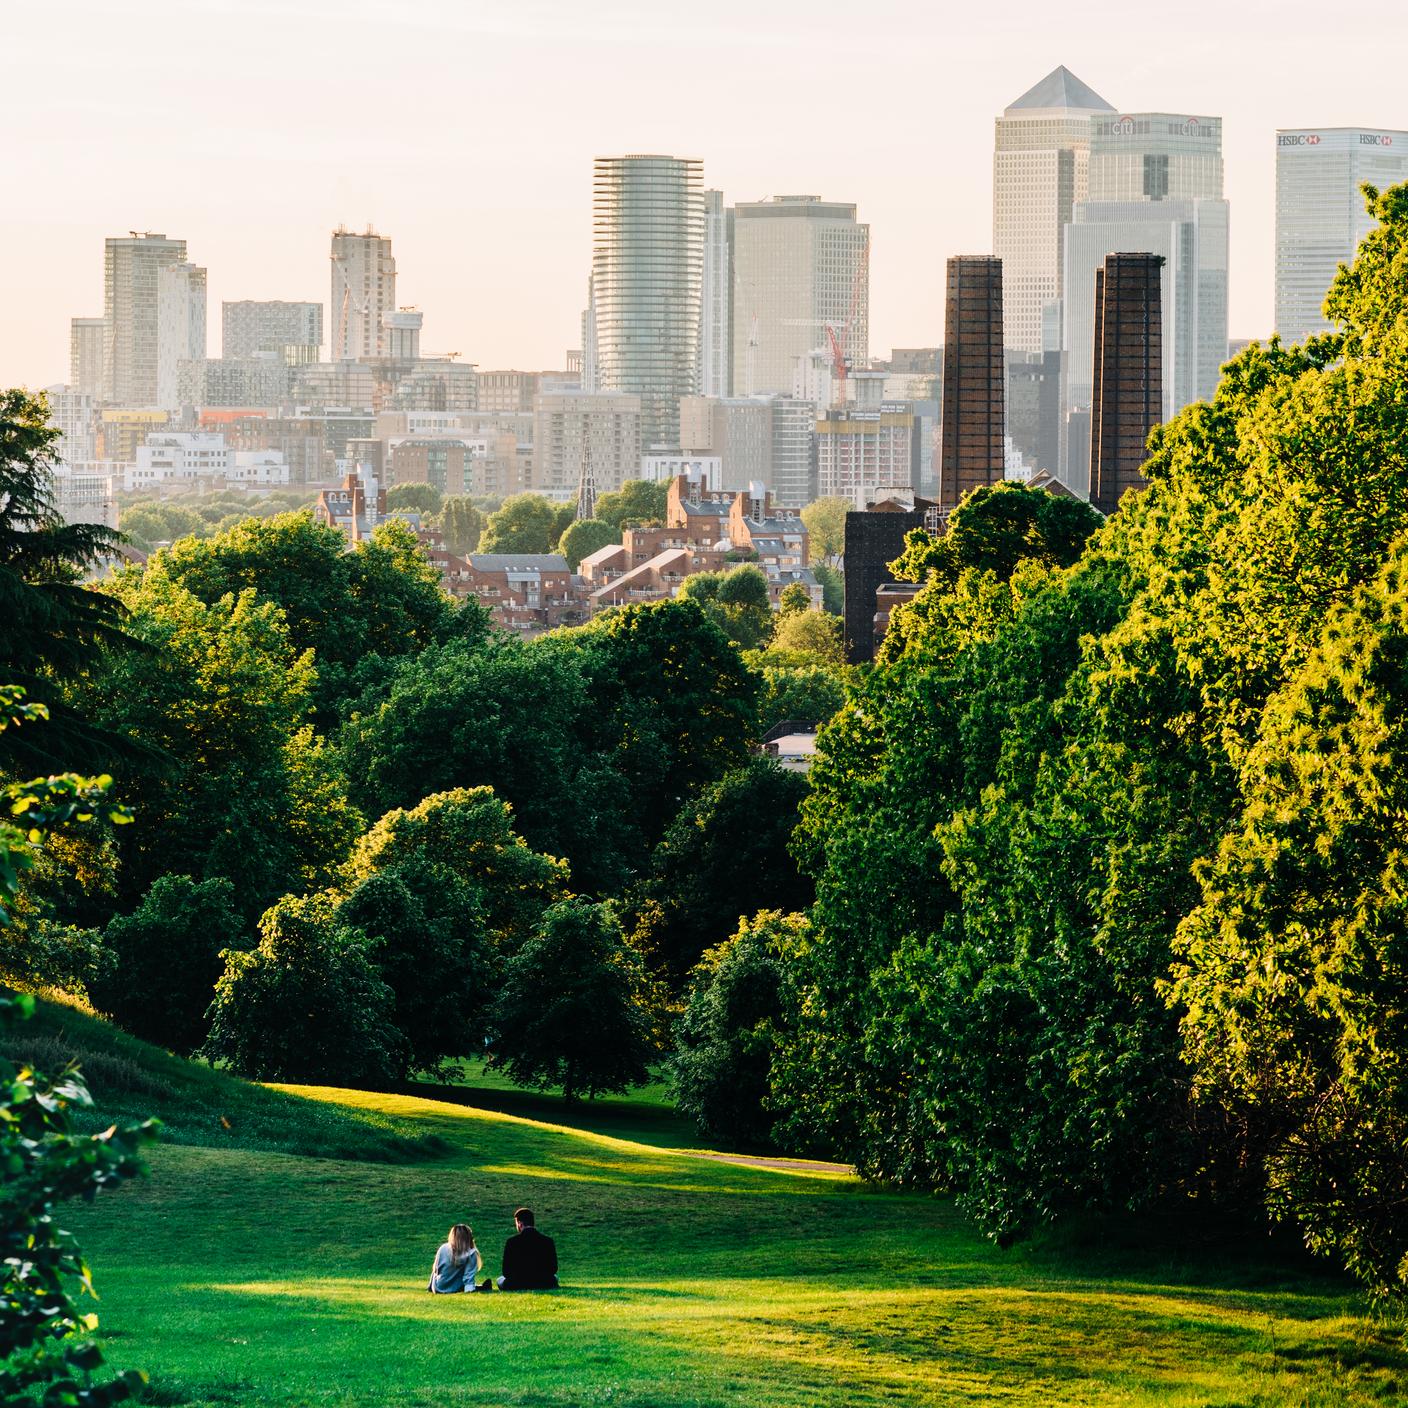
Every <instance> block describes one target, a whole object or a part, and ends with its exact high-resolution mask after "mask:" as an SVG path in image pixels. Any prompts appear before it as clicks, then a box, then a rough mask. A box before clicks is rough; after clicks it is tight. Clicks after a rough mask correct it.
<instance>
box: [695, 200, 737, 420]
mask: <svg viewBox="0 0 1408 1408" xmlns="http://www.w3.org/2000/svg"><path fill="white" fill-rule="evenodd" d="M702 299H703V302H702V316H701V317H700V321H699V391H700V394H701V395H703V396H729V395H731V394H732V387H733V211H731V210H729V209H727V208H726V207H725V206H724V193H723V192H722V191H705V192H704V285H703V295H702Z"/></svg>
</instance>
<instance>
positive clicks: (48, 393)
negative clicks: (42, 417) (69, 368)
mask: <svg viewBox="0 0 1408 1408" xmlns="http://www.w3.org/2000/svg"><path fill="white" fill-rule="evenodd" d="M44 397H45V399H46V400H47V401H48V403H49V420H50V421H51V422H52V424H53V425H54V426H55V428H56V429H57V430H58V431H59V432H60V434H61V436H62V438H61V439H60V440H59V442H58V444H57V445H55V447H54V451H53V454H54V459H55V460H56V461H57V462H59V463H62V464H70V465H71V464H81V463H83V462H85V461H88V460H95V459H97V458H98V398H97V397H96V396H94V395H92V394H90V393H88V392H83V391H78V390H75V389H74V388H73V387H72V386H64V385H62V384H60V385H58V386H46V387H45V388H44Z"/></svg>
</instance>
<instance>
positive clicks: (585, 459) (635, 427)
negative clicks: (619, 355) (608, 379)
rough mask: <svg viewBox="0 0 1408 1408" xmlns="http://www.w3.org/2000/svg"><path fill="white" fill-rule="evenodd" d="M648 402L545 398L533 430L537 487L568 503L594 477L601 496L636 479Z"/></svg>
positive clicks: (608, 396)
mask: <svg viewBox="0 0 1408 1408" xmlns="http://www.w3.org/2000/svg"><path fill="white" fill-rule="evenodd" d="M643 400H644V398H643V397H640V396H634V395H630V394H628V393H625V392H610V391H599V392H594V393H589V392H562V393H549V394H545V395H539V396H538V398H537V406H536V408H535V412H534V427H533V487H534V488H535V489H537V490H538V491H539V492H540V493H543V494H547V495H548V496H549V497H552V498H557V499H561V500H564V501H566V500H570V499H572V498H575V496H576V493H577V489H578V486H579V485H580V484H581V482H582V480H583V478H584V477H585V476H588V475H589V476H590V478H591V479H592V480H593V481H594V482H595V485H596V492H597V493H598V494H605V493H609V492H610V491H611V490H614V489H619V488H620V487H621V485H622V484H623V483H625V481H626V480H627V479H634V478H636V477H637V475H638V474H639V471H640V455H641V426H642V423H643V421H644V419H645V415H644V409H643Z"/></svg>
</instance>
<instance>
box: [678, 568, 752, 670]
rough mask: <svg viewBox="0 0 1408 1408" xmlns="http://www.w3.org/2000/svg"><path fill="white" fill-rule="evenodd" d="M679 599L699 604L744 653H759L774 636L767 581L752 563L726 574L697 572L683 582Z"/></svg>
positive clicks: (732, 569) (730, 570)
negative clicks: (752, 651) (754, 651)
mask: <svg viewBox="0 0 1408 1408" xmlns="http://www.w3.org/2000/svg"><path fill="white" fill-rule="evenodd" d="M680 597H681V598H682V599H683V600H685V601H696V602H699V603H700V604H701V605H702V606H703V607H704V609H705V611H706V612H707V613H708V614H709V616H710V617H711V618H712V619H713V620H714V621H716V622H717V623H718V624H719V626H720V627H721V628H722V630H723V631H724V633H725V634H726V635H727V636H728V638H729V639H730V640H731V641H733V642H734V644H735V645H737V646H738V647H739V648H740V649H741V650H756V649H758V647H759V646H761V645H763V644H764V643H766V641H767V639H768V637H769V636H770V635H771V634H772V608H771V606H770V604H769V598H768V579H767V577H765V576H764V575H763V572H762V571H761V569H760V568H757V567H754V566H753V565H752V564H751V563H745V564H744V565H742V566H739V567H734V568H731V569H729V570H728V571H726V572H696V573H694V574H693V575H692V576H689V577H686V578H685V579H684V583H683V585H682V586H681V587H680Z"/></svg>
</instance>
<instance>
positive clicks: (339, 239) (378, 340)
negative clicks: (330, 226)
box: [328, 226, 396, 362]
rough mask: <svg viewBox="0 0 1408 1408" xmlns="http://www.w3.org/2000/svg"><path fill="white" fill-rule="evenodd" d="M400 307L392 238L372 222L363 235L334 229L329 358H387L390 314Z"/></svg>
mask: <svg viewBox="0 0 1408 1408" xmlns="http://www.w3.org/2000/svg"><path fill="white" fill-rule="evenodd" d="M395 311H396V261H395V259H394V258H392V255H391V241H390V240H389V239H387V238H385V237H384V236H382V235H378V234H377V233H376V232H375V231H374V230H373V229H372V228H371V227H370V226H368V227H367V229H366V231H365V232H364V233H363V234H360V235H354V234H352V233H351V232H350V231H349V230H347V229H346V228H345V227H344V226H338V228H337V229H336V230H334V231H333V233H332V290H331V298H330V301H329V303H328V320H329V323H330V325H331V327H330V336H329V353H328V358H329V360H330V361H333V362H344V361H353V360H355V359H356V358H358V357H384V356H386V315H387V314H388V313H394V312H395Z"/></svg>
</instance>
